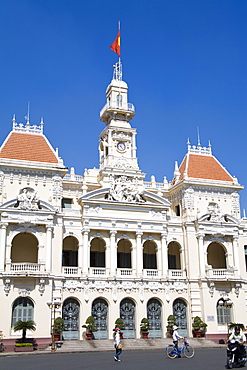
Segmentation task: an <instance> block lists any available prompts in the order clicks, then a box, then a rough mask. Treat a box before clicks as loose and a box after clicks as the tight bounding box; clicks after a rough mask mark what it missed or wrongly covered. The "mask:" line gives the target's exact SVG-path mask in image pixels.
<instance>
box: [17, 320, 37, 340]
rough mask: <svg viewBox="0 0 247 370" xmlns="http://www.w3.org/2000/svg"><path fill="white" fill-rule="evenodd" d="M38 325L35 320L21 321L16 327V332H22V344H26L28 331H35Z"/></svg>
mask: <svg viewBox="0 0 247 370" xmlns="http://www.w3.org/2000/svg"><path fill="white" fill-rule="evenodd" d="M35 326H36V324H35V322H34V321H33V320H28V321H22V320H19V321H17V322H16V323H15V325H14V331H19V330H22V338H21V339H22V343H25V340H26V334H27V330H31V331H35V330H36V328H35Z"/></svg>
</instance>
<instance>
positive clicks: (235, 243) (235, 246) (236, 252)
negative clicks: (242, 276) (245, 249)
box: [232, 235, 240, 275]
mask: <svg viewBox="0 0 247 370" xmlns="http://www.w3.org/2000/svg"><path fill="white" fill-rule="evenodd" d="M232 246H233V255H234V265H235V267H236V269H237V273H238V275H239V272H240V264H239V244H238V235H233V237H232Z"/></svg>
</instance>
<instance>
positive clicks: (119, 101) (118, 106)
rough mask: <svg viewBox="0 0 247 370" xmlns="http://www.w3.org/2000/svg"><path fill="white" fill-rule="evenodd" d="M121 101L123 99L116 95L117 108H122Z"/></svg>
mask: <svg viewBox="0 0 247 370" xmlns="http://www.w3.org/2000/svg"><path fill="white" fill-rule="evenodd" d="M122 101H123V97H122V95H121V94H118V95H117V108H121V107H122Z"/></svg>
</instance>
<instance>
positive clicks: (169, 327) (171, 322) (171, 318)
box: [166, 315, 177, 337]
mask: <svg viewBox="0 0 247 370" xmlns="http://www.w3.org/2000/svg"><path fill="white" fill-rule="evenodd" d="M173 325H177V322H176V318H175V316H173V315H169V316H168V318H167V325H166V330H167V333H169V336H170V337H172V332H173Z"/></svg>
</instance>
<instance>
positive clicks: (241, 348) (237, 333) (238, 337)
mask: <svg viewBox="0 0 247 370" xmlns="http://www.w3.org/2000/svg"><path fill="white" fill-rule="evenodd" d="M228 341H229V342H230V343H232V344H234V343H235V342H238V344H239V345H238V348H237V354H238V356H241V357H245V356H246V352H245V351H246V349H245V345H244V342H245V335H244V333H243V332H242V330H241V328H240V326H238V325H236V326H235V328H234V331H233V332H232V333H231V335H230V337H229V339H228Z"/></svg>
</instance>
